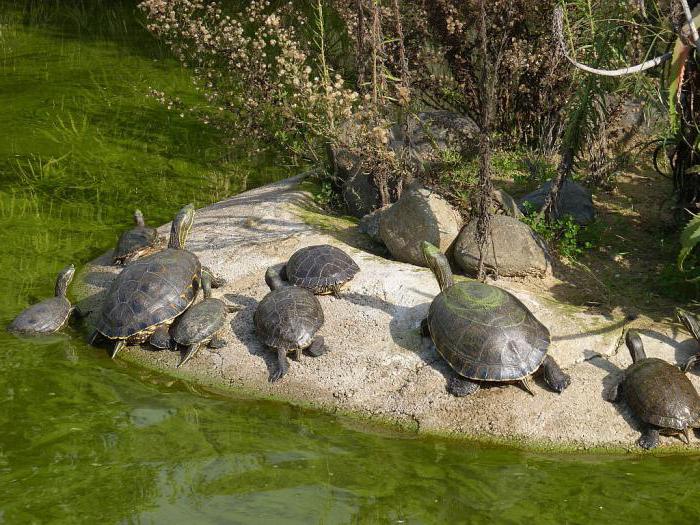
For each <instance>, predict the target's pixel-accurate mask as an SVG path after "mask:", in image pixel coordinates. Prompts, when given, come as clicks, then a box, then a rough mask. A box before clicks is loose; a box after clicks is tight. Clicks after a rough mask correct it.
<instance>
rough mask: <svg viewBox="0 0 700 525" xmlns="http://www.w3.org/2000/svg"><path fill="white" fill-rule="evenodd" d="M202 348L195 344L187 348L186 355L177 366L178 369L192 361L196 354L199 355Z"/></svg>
mask: <svg viewBox="0 0 700 525" xmlns="http://www.w3.org/2000/svg"><path fill="white" fill-rule="evenodd" d="M200 346H201V344H200V343H195V344H193V345H190V346H188V347H186V348H185V355H183V356H182V359H181V360H180V362H179V363H178V365H177V368H180V367H181V366H182V365H184V364H185V363H186V362H187V361H189V360H190V359H192V357H194V354H196V353H197V350H199V347H200Z"/></svg>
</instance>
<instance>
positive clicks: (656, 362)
mask: <svg viewBox="0 0 700 525" xmlns="http://www.w3.org/2000/svg"><path fill="white" fill-rule="evenodd" d="M625 343H626V344H627V348H628V349H629V351H630V354H631V356H632V364H631V365H630V366H628V367H627V369H626V370H625V371H624V373H623V374H622V377H621V380H620V381H619V382H618V383H617V384H615V385H613V387H612V388H611V389H610V391H609V392H608V394H607V396H606V397H607V400H608V401H611V402H615V401H617V400H618V399H619V398H620V397H621V394H622V397H624V398H625V400H626V401H627V404H628V405H629V407H630V409H632V412H634V414H635V415H636V416H637V417H638V418H639V419H641V420H642V421H643V422H644V423H645V424H646V429H645V430H644V433H643V434H642V436H641V437H640V438H639V441H638V444H639V446H641V447H642V448H645V449H651V448H654V447H656V446H657V445H658V444H659V434H661V433H664V434H670V435H679V436H683V440H684V441H685V442H686V443H689V442H690V440H689V438H688V433H689V429H690V428H698V427H700V396H698V393H697V391H696V390H695V387H694V386H693V384H692V383H691V382H690V379H688V376H686V375H685V373H684V372H682V371H681V370H680V369H679V368H678V367H676V366H673V365H672V364H670V363H667V362H666V361H664V360H663V359H657V358H656V357H647V356H646V354H645V352H644V346H643V344H642V339H641V337H640V336H639V333H637V331H636V330H631V329H630V330H627V333H626V334H625Z"/></svg>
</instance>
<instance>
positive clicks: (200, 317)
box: [172, 298, 226, 346]
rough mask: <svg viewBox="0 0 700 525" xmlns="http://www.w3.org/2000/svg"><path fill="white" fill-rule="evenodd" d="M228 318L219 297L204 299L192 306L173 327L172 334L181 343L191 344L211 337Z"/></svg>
mask: <svg viewBox="0 0 700 525" xmlns="http://www.w3.org/2000/svg"><path fill="white" fill-rule="evenodd" d="M225 320H226V306H225V305H224V303H223V301H221V300H219V299H213V298H209V299H204V300H203V301H202V302H200V303H197V304H195V305H193V306H191V307H190V308H189V309H188V310H187V311H186V312H185V313H184V314H182V316H181V317H180V318H178V320H177V321H176V324H175V326H174V327H173V328H172V336H173V339H175V341H176V342H178V343H179V344H181V345H184V346H189V345H192V344H195V343H201V342H203V341H206V340H207V339H209V338H211V336H213V335H214V334H215V333H216V332H218V331H219V330H221V328H222V327H223V326H224V322H225Z"/></svg>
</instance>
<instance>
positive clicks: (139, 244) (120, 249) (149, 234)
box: [114, 226, 158, 259]
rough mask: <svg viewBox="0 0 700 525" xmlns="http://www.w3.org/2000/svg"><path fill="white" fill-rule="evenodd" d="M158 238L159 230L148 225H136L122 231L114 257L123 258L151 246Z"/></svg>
mask: <svg viewBox="0 0 700 525" xmlns="http://www.w3.org/2000/svg"><path fill="white" fill-rule="evenodd" d="M157 240H158V232H157V231H156V229H155V228H149V227H148V226H136V227H135V228H132V229H130V230H128V231H125V232H124V233H122V235H121V237H119V241H118V242H117V248H116V249H115V250H114V259H123V258H125V257H128V256H129V255H131V254H133V253H136V252H138V251H139V250H142V249H144V248H148V247H149V246H153V245H154V244H155V242H156V241H157Z"/></svg>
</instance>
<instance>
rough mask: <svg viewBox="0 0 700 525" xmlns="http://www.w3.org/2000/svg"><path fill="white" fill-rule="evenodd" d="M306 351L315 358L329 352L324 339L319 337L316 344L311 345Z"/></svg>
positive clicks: (315, 341)
mask: <svg viewBox="0 0 700 525" xmlns="http://www.w3.org/2000/svg"><path fill="white" fill-rule="evenodd" d="M306 351H307V352H308V353H309V355H311V356H313V357H320V356H322V355H323V354H325V353H326V352H328V347H327V346H326V343H325V341H324V340H323V337H321V336H318V337H317V338H316V339H314V342H313V343H311V346H309V348H307V349H306Z"/></svg>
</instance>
